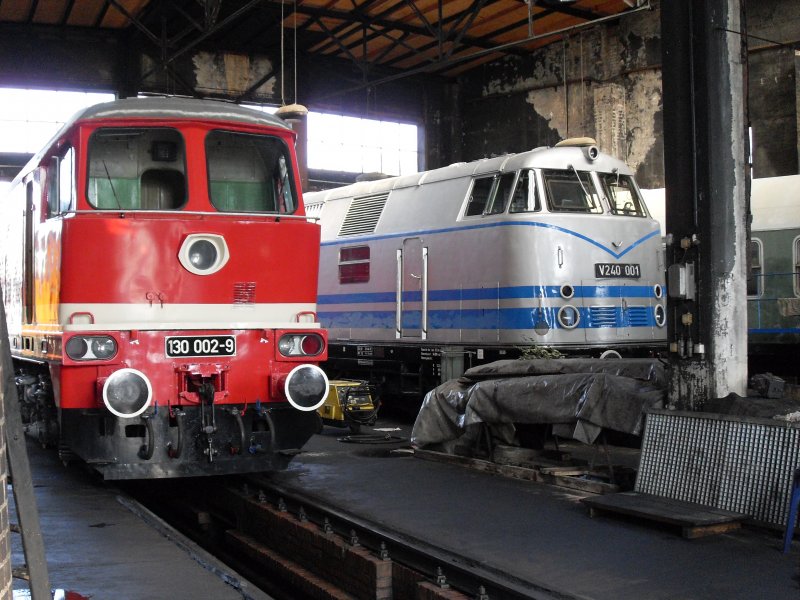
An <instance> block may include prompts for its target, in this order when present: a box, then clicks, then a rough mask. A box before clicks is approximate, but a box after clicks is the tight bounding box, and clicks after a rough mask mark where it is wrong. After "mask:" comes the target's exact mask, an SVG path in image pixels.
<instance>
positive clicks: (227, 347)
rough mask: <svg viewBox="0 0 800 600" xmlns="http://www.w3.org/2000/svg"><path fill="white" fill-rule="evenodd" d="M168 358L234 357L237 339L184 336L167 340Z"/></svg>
mask: <svg viewBox="0 0 800 600" xmlns="http://www.w3.org/2000/svg"><path fill="white" fill-rule="evenodd" d="M166 350H167V356H169V357H171V358H184V357H187V356H234V355H235V354H236V338H235V337H233V336H232V335H199V336H191V335H182V336H173V337H168V338H167V339H166Z"/></svg>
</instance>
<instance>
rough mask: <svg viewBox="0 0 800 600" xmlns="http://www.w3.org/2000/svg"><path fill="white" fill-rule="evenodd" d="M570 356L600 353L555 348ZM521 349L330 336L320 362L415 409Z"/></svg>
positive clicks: (631, 353) (639, 352) (634, 352)
mask: <svg viewBox="0 0 800 600" xmlns="http://www.w3.org/2000/svg"><path fill="white" fill-rule="evenodd" d="M558 350H559V351H560V352H561V353H562V354H564V355H566V356H570V357H582V358H586V357H590V356H595V357H598V356H599V352H598V349H597V348H585V347H584V348H572V349H569V348H567V349H565V348H559V349H558ZM615 350H617V351H618V352H619V354H620V355H621V356H623V357H641V356H643V354H646V353H647V352H648V350H649V351H650V354H652V355H657V354H658V353H660V352H663V350H664V345H663V344H661V343H653V344H652V346H650V347H648V346H646V345H642V344H641V343H639V344H636V345H635V346H633V345H632V346H631V347H630V348H626V347H624V346H617V347H615ZM522 354H523V348H522V347H520V346H499V345H497V346H487V345H480V346H478V345H464V346H442V345H433V344H400V343H397V344H377V343H376V344H373V343H366V342H342V341H333V342H331V343H330V345H329V346H328V359H327V360H326V361H325V362H324V363H323V364H322V367H323V369H325V371H326V373H327V374H328V376H329V377H330V378H331V379H336V378H350V379H359V380H366V381H369V382H370V383H371V384H373V385H375V386H376V387H377V388H378V389H379V391H380V395H381V398H382V399H383V400H384V401H389V402H391V400H392V399H404V400H407V401H413V400H415V401H416V402H415V403H414V406H413V407H410V408H412V409H413V410H414V411H416V410H417V409H418V408H419V403H420V402H421V401H422V399H423V396H424V395H425V394H426V393H427V392H428V391H430V390H432V389H433V388H435V387H436V386H438V385H439V384H441V383H443V382H444V381H447V380H448V379H455V378H457V377H460V376H461V375H462V374H463V373H464V371H466V370H467V369H469V368H471V367H475V366H478V365H482V364H487V363H490V362H494V361H497V360H504V359H517V358H520V356H522Z"/></svg>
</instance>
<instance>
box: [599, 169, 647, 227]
mask: <svg viewBox="0 0 800 600" xmlns="http://www.w3.org/2000/svg"><path fill="white" fill-rule="evenodd" d="M597 176H598V178H599V179H600V185H602V186H603V192H604V193H605V195H606V198H608V203H609V205H610V207H611V213H612V214H615V215H626V216H633V217H644V216H645V211H644V204H643V203H642V199H641V198H640V197H639V193H638V192H637V191H636V186H635V185H634V184H633V178H632V177H630V176H628V175H620V174H619V173H598V174H597Z"/></svg>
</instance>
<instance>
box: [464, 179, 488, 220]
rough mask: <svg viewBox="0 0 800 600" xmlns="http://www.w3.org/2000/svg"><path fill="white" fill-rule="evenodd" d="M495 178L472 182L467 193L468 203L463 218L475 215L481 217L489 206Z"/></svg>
mask: <svg viewBox="0 0 800 600" xmlns="http://www.w3.org/2000/svg"><path fill="white" fill-rule="evenodd" d="M494 182H495V177H494V176H492V177H479V178H478V179H476V180H475V181H473V182H472V190H470V193H469V203H468V204H467V212H466V213H465V215H464V216H466V217H474V216H475V215H482V214H483V211H485V210H486V206H487V205H488V204H489V200H490V199H491V197H492V189H493V188H494Z"/></svg>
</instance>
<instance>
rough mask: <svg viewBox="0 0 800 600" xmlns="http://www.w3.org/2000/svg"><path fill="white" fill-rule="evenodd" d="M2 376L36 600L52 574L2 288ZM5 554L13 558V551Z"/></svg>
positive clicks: (9, 448) (46, 593) (11, 464)
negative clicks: (18, 392) (29, 458)
mask: <svg viewBox="0 0 800 600" xmlns="http://www.w3.org/2000/svg"><path fill="white" fill-rule="evenodd" d="M0 379H1V380H2V391H0V393H2V395H3V397H2V398H0V401H2V402H3V409H4V412H5V426H4V431H3V432H2V433H3V434H4V436H5V439H6V454H7V455H8V468H9V473H10V475H11V488H12V490H13V492H14V503H15V505H16V508H17V518H18V519H19V527H20V530H21V532H22V548H23V550H24V552H25V560H26V562H27V567H28V573H29V574H30V591H31V597H32V598H33V600H45V599H46V598H47V599H49V598H52V594H51V592H50V575H49V574H48V571H47V558H46V554H45V549H44V538H43V537H42V527H41V524H40V522H39V509H38V508H37V506H36V496H35V494H34V491H33V475H32V473H31V465H30V461H29V460H28V448H27V447H26V445H25V433H24V430H23V428H22V413H21V409H20V406H19V398H18V396H17V386H16V384H15V381H14V363H13V361H12V358H11V348H10V347H9V343H8V327H7V325H6V312H5V305H4V304H3V301H2V290H0ZM3 558H8V559H9V560H10V559H11V557H10V553H9V555H8V556H7V557H6V556H4V557H3Z"/></svg>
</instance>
